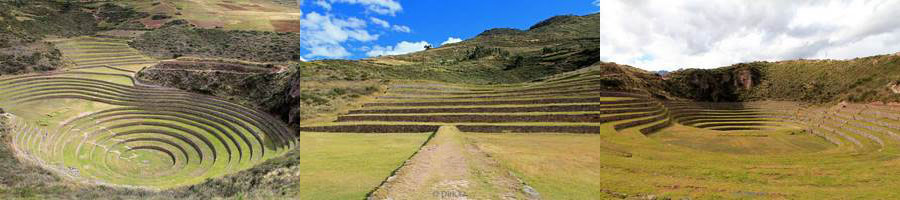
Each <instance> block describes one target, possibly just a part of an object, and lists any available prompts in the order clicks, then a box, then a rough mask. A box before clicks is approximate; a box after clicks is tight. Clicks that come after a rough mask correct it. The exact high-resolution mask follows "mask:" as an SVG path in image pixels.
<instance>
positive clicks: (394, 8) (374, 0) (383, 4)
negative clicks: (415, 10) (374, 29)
mask: <svg viewBox="0 0 900 200" xmlns="http://www.w3.org/2000/svg"><path fill="white" fill-rule="evenodd" d="M331 3H348V4H359V5H363V6H365V7H366V11H369V12H374V13H378V14H382V15H391V16H394V15H396V14H397V12H400V11H402V10H403V6H401V5H400V3H399V2H397V1H394V0H331Z"/></svg>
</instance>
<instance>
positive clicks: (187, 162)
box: [0, 41, 296, 188]
mask: <svg viewBox="0 0 900 200" xmlns="http://www.w3.org/2000/svg"><path fill="white" fill-rule="evenodd" d="M66 42H67V43H68V42H69V41H66ZM78 43H79V45H84V44H88V43H82V42H78ZM90 44H91V45H95V44H94V43H90ZM105 45H106V44H104V45H98V46H92V48H84V49H93V47H102V46H105ZM109 46H116V45H109ZM79 47H87V46H79ZM125 47H127V46H125ZM116 48H120V47H119V46H116ZM84 49H75V51H83V50H84ZM98 49H102V48H98ZM66 56H69V55H66ZM151 61H152V60H151ZM78 62H79V61H76V63H78ZM131 62H132V61H119V60H108V61H102V62H101V61H96V62H95V61H91V62H89V63H87V64H88V65H92V66H82V67H77V68H74V69H72V70H69V71H64V72H54V73H49V74H41V75H29V76H18V77H8V78H3V79H0V94H2V95H0V107H3V108H5V109H7V111H9V112H10V113H13V114H15V115H16V116H17V117H16V118H15V120H14V123H13V126H14V130H15V131H14V132H13V134H14V135H13V142H12V144H13V146H14V149H15V150H16V151H18V153H19V154H20V155H21V156H23V157H25V158H27V159H29V160H31V161H34V162H35V163H37V164H40V165H42V166H44V167H45V168H48V169H51V170H53V171H56V172H58V173H59V174H63V175H66V176H68V177H72V178H74V179H75V180H78V181H84V182H91V183H96V184H105V185H116V186H136V187H149V188H168V187H174V186H180V185H187V184H194V183H199V182H202V181H204V180H205V179H207V178H211V177H215V176H220V175H224V174H227V173H230V172H235V171H238V170H242V169H247V168H249V167H252V166H253V165H255V164H257V163H260V162H262V161H264V160H266V159H267V158H272V157H275V156H278V155H281V154H282V153H284V152H285V151H287V150H289V149H291V148H293V147H294V146H295V145H296V144H295V142H296V136H295V135H294V134H293V133H292V132H291V131H290V130H289V128H287V126H286V125H285V124H283V123H282V122H280V121H279V120H277V119H274V118H273V117H271V116H269V115H267V114H265V113H262V112H260V111H256V110H253V109H250V108H247V107H244V106H241V105H238V104H234V103H231V102H228V101H225V100H222V99H219V98H216V97H211V96H206V95H199V94H192V93H188V92H184V91H180V90H175V89H168V88H158V87H152V86H143V85H140V84H137V83H135V82H134V79H133V78H132V77H133V73H134V71H135V70H137V69H139V68H141V67H144V66H145V65H141V64H137V65H136V64H134V63H131ZM135 62H137V61H135ZM141 62H148V61H141ZM93 65H98V66H93Z"/></svg>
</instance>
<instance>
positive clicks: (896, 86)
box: [888, 81, 900, 94]
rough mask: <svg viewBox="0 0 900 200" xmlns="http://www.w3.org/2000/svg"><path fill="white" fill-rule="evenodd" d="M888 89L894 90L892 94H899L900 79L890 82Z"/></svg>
mask: <svg viewBox="0 0 900 200" xmlns="http://www.w3.org/2000/svg"><path fill="white" fill-rule="evenodd" d="M888 89H890V90H891V92H894V94H900V81H894V82H892V83H891V84H889V85H888Z"/></svg>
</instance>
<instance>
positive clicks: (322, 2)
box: [316, 0, 331, 11]
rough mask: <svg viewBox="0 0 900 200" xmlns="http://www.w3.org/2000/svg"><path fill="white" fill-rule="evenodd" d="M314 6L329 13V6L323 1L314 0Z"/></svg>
mask: <svg viewBox="0 0 900 200" xmlns="http://www.w3.org/2000/svg"><path fill="white" fill-rule="evenodd" d="M316 5H318V6H319V7H322V8H323V9H325V10H328V11H331V4H330V3H328V2H327V1H325V0H316Z"/></svg>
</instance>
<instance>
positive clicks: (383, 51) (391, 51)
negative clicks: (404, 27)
mask: <svg viewBox="0 0 900 200" xmlns="http://www.w3.org/2000/svg"><path fill="white" fill-rule="evenodd" d="M425 45H431V44H429V43H428V42H426V41H419V42H407V41H402V42H400V43H397V45H395V46H393V47H392V46H386V47H382V46H378V45H375V46H374V47H372V50H371V51H369V52H366V55H368V56H369V57H375V56H382V55H400V54H407V53H412V52H416V51H422V50H425Z"/></svg>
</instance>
